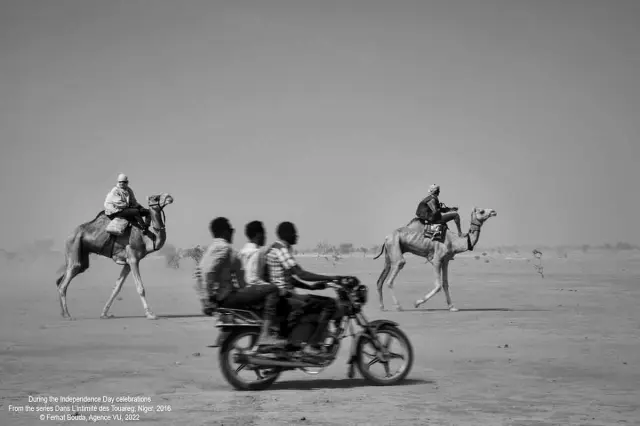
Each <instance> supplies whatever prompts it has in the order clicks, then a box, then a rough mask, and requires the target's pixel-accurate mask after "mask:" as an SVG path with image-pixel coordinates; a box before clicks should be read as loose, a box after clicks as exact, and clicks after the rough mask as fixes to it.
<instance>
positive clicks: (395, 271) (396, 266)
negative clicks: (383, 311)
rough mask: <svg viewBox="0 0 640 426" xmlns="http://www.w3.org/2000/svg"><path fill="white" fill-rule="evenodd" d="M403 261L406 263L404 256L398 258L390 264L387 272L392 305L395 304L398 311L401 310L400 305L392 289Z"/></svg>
mask: <svg viewBox="0 0 640 426" xmlns="http://www.w3.org/2000/svg"><path fill="white" fill-rule="evenodd" d="M405 263H406V260H404V257H402V258H401V259H400V261H398V262H396V263H395V264H393V265H391V268H390V272H389V278H388V282H389V291H390V292H391V298H392V299H393V305H394V306H395V308H396V310H398V311H401V310H402V306H400V302H398V299H397V298H396V294H395V292H394V291H393V285H394V283H395V280H396V277H397V276H398V274H399V273H400V271H401V270H402V268H404V264H405Z"/></svg>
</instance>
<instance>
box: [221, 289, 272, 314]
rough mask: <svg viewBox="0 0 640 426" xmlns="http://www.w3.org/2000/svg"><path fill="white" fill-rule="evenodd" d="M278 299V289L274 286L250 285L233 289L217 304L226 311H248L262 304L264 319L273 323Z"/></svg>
mask: <svg viewBox="0 0 640 426" xmlns="http://www.w3.org/2000/svg"><path fill="white" fill-rule="evenodd" d="M279 299H280V296H279V294H278V287H276V286H275V285H272V284H268V285H251V286H247V287H243V288H237V289H234V290H233V291H232V292H231V293H229V294H228V295H227V297H225V298H224V299H222V300H219V301H218V302H217V303H218V306H220V307H221V308H228V309H250V308H251V307H252V306H255V305H260V304H263V305H264V311H263V312H264V313H263V316H264V318H265V319H266V320H271V321H273V320H274V319H275V315H276V307H277V305H278V300H279Z"/></svg>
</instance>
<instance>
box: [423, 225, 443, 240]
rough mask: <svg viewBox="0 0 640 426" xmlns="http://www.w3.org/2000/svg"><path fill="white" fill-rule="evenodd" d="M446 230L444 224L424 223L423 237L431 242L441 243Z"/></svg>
mask: <svg viewBox="0 0 640 426" xmlns="http://www.w3.org/2000/svg"><path fill="white" fill-rule="evenodd" d="M448 229H449V228H448V227H447V224H444V223H425V225H424V236H425V237H426V238H428V239H430V240H431V241H437V242H439V243H442V242H444V237H445V235H446V234H447V230H448Z"/></svg>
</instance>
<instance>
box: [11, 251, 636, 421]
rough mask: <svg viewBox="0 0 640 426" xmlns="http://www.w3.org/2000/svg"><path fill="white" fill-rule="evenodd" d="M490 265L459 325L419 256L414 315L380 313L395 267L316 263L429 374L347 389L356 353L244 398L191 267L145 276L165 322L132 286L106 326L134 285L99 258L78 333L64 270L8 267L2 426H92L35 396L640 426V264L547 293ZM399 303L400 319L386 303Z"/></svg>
mask: <svg viewBox="0 0 640 426" xmlns="http://www.w3.org/2000/svg"><path fill="white" fill-rule="evenodd" d="M480 252H481V249H480ZM480 252H478V253H476V252H474V253H473V254H472V255H467V256H458V257H457V258H456V259H455V260H454V261H453V262H452V263H451V267H450V286H451V292H452V297H453V300H454V302H455V303H456V306H457V307H458V308H460V312H457V313H450V312H448V311H446V310H445V307H446V305H445V302H444V295H442V294H438V295H436V296H435V297H434V298H433V299H432V300H430V301H429V302H428V303H427V304H425V305H423V306H422V307H421V308H419V309H417V310H414V309H413V301H414V300H415V299H416V298H418V297H419V296H420V295H423V294H425V293H426V292H427V291H428V290H429V289H431V288H432V286H433V271H432V268H431V266H430V265H428V264H425V263H424V259H420V258H417V257H414V256H411V255H408V256H407V259H408V262H407V266H406V267H405V268H404V270H403V271H402V272H401V273H400V275H399V276H398V279H397V281H396V289H397V295H398V297H399V299H400V301H401V303H402V304H403V306H404V308H405V309H406V310H405V311H404V312H396V311H386V312H380V311H379V309H378V301H377V295H376V289H375V283H376V279H377V277H378V274H379V273H380V271H381V269H382V266H383V260H382V259H378V260H373V259H371V257H364V258H363V257H362V256H361V255H354V256H353V257H346V258H344V259H342V260H340V261H339V262H338V263H337V264H335V265H334V264H333V263H332V262H329V261H327V260H325V259H323V258H320V259H316V258H314V257H300V262H301V263H302V265H303V266H304V267H307V268H308V269H310V270H312V271H317V272H331V273H338V274H345V275H346V274H351V275H356V276H358V277H359V278H360V279H361V280H362V281H363V282H364V283H366V284H367V285H368V286H369V290H370V293H369V295H370V296H369V305H368V306H367V308H366V309H365V313H366V314H367V315H368V317H369V318H370V319H376V318H388V319H391V320H393V321H397V322H398V323H399V324H400V327H401V328H402V329H403V330H404V331H405V332H406V333H407V334H408V336H409V337H410V339H411V341H412V343H413V346H414V350H415V357H416V359H415V363H414V366H413V369H412V371H411V373H410V374H409V377H408V379H407V380H406V382H405V383H403V384H402V385H398V386H394V387H376V386H371V385H369V384H368V383H366V382H365V381H364V380H363V379H362V378H361V377H360V376H359V375H358V376H357V377H356V378H355V379H352V380H350V379H347V378H346V365H345V362H346V354H347V351H348V344H349V343H350V341H349V340H347V341H346V342H345V345H344V346H343V348H342V349H341V356H340V359H339V360H337V361H336V362H335V363H334V364H333V365H332V366H331V367H330V368H328V369H327V370H325V371H324V372H322V373H321V374H320V375H318V376H308V375H306V374H304V373H302V372H297V371H296V372H288V373H284V374H283V375H282V376H281V378H280V380H279V382H277V383H276V384H275V385H274V386H273V387H272V388H271V389H269V390H266V391H261V392H239V391H235V390H233V389H232V388H231V386H230V385H229V384H227V383H226V382H225V381H224V380H223V378H222V376H221V374H220V372H219V370H218V364H217V363H218V358H217V349H211V348H207V347H206V346H207V345H209V344H212V343H213V342H214V341H215V338H216V335H217V329H215V328H214V320H213V319H212V318H209V317H203V316H201V315H200V314H199V306H198V302H197V300H196V297H195V292H194V290H193V287H192V284H193V283H192V280H191V272H192V266H193V263H192V262H191V261H189V260H188V259H187V260H185V261H183V262H182V265H181V268H180V269H178V270H173V269H169V268H166V267H165V265H164V261H163V260H162V259H145V260H143V261H142V263H141V272H142V275H143V279H144V281H145V285H146V290H147V299H148V301H149V303H150V304H151V307H152V309H153V310H154V312H155V313H156V314H157V315H159V316H160V317H161V318H159V319H158V320H156V321H150V320H147V319H145V318H144V316H143V310H142V306H141V303H140V299H139V297H138V294H137V293H136V290H135V285H134V282H133V280H132V279H131V277H130V278H129V280H128V281H127V283H126V284H125V286H124V289H123V291H122V293H121V295H120V300H116V302H115V303H114V305H113V307H112V309H111V313H113V314H114V315H116V318H114V319H109V320H101V319H99V315H100V312H101V310H102V307H103V305H104V303H105V302H106V300H107V298H108V296H109V294H110V292H111V290H112V288H113V285H114V284H115V280H116V278H117V276H118V273H119V267H118V266H117V265H115V264H113V263H112V262H110V261H109V260H107V259H102V258H92V260H91V261H92V264H91V267H90V269H89V270H88V271H87V272H85V273H84V274H82V275H80V276H78V277H77V278H76V279H75V280H74V281H73V282H72V283H71V286H70V288H69V293H68V302H69V310H70V312H71V314H72V315H73V316H74V317H75V320H73V321H69V320H65V319H63V318H62V317H61V316H60V308H59V303H58V300H57V290H56V286H55V271H56V269H57V268H58V266H60V264H61V262H62V258H54V257H49V258H46V259H39V260H36V261H35V262H33V263H31V264H30V263H28V262H23V263H20V262H17V261H15V260H14V261H12V262H9V261H5V260H0V267H1V270H2V275H1V285H0V324H1V326H0V372H1V373H0V405H1V407H0V425H16V426H17V425H25V426H27V425H28V426H32V425H38V424H52V425H53V424H76V423H83V422H78V421H68V422H58V421H47V420H45V421H40V420H39V419H38V417H39V414H40V413H38V412H35V411H34V412H15V411H9V406H10V405H12V406H14V407H15V406H17V407H22V406H25V405H30V406H33V407H43V406H44V405H45V404H43V403H38V402H34V403H30V402H29V396H30V395H31V396H32V397H37V396H40V397H49V396H54V397H61V396H75V397H83V396H97V397H100V398H102V397H103V396H107V397H112V398H115V397H119V396H127V395H131V396H136V395H138V396H145V397H149V398H150V399H151V402H150V403H148V404H143V405H151V406H153V407H154V411H152V412H149V413H146V414H145V413H138V414H139V415H140V418H139V420H138V421H136V422H135V423H137V424H158V425H190V426H196V425H227V426H228V425H284V424H292V425H293V424H295V425H305V424H308V425H460V426H466V425H470V426H471V425H473V426H477V425H491V426H499V425H523V426H524V425H563V426H564V425H603V426H610V425H616V424H624V425H638V424H640V389H639V388H640V309H638V305H640V279H639V278H640V256H639V255H638V252H637V251H626V252H620V253H615V252H601V253H586V254H584V253H577V252H576V253H573V252H572V253H570V254H569V255H568V257H567V258H558V257H557V256H553V255H549V256H544V257H543V265H544V274H545V277H544V279H543V278H542V277H541V276H540V275H539V274H538V273H537V272H536V271H535V269H534V267H533V262H529V261H527V260H526V259H520V258H519V257H518V256H505V255H503V256H497V255H488V256H484V257H481V258H480V259H475V258H474V256H475V255H480ZM523 256H524V257H529V258H531V256H530V255H526V254H525V255H523ZM485 260H488V262H485ZM322 293H323V294H324V293H326V294H331V293H330V291H324V292H322ZM385 301H386V305H387V306H388V308H391V307H392V303H391V298H390V294H389V292H388V291H387V290H386V289H385ZM48 405H50V406H55V405H56V404H55V403H49V404H48ZM57 405H60V406H69V405H71V404H63V403H58V404H57ZM78 405H91V404H78ZM95 405H109V404H106V403H104V404H103V403H100V404H95ZM116 405H118V404H116ZM119 405H121V406H122V405H127V404H119ZM128 405H137V404H128ZM157 406H165V407H167V406H168V407H170V409H171V411H157V410H156V409H155V408H156V407H157ZM49 414H65V413H57V412H55V413H49ZM89 414H101V413H95V412H94V413H85V415H86V416H88V415H89ZM97 423H98V424H116V423H120V422H117V421H111V422H107V421H99V422H97Z"/></svg>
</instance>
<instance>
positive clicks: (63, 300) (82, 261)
mask: <svg viewBox="0 0 640 426" xmlns="http://www.w3.org/2000/svg"><path fill="white" fill-rule="evenodd" d="M81 238H82V235H80V234H77V235H76V236H75V237H74V238H73V239H72V240H69V241H67V243H66V244H65V245H66V251H67V254H66V270H65V273H64V275H63V276H62V277H60V279H59V280H58V282H57V283H56V284H57V286H58V296H59V300H60V310H61V314H62V317H63V318H68V319H70V320H72V319H73V318H72V317H71V314H70V313H69V308H68V307H67V289H68V288H69V284H71V280H73V279H74V278H75V277H76V276H77V275H78V274H81V273H83V272H84V271H86V270H87V268H89V253H83V252H82V246H81V244H82V241H81Z"/></svg>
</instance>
